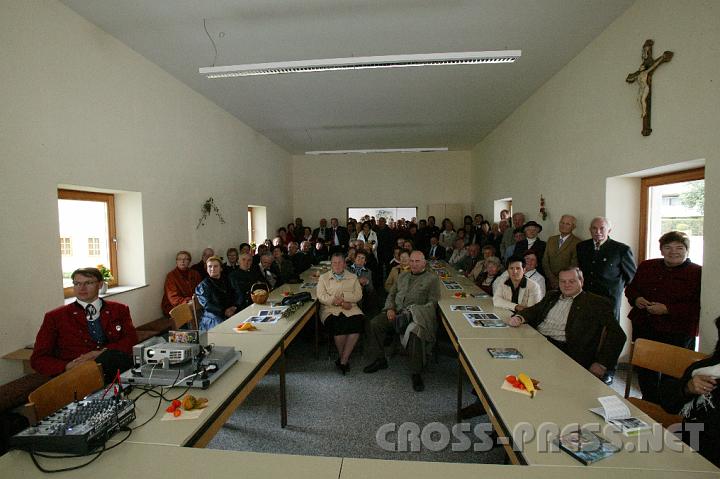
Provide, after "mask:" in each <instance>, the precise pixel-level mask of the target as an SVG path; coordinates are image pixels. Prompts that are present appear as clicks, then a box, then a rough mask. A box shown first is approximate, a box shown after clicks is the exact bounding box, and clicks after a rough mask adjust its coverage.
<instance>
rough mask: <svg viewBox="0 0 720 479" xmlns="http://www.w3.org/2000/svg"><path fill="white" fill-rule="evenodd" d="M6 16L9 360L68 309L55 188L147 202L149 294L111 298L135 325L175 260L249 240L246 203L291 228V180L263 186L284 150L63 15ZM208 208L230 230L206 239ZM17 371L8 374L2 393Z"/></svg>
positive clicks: (23, 4)
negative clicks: (125, 194) (55, 311)
mask: <svg viewBox="0 0 720 479" xmlns="http://www.w3.org/2000/svg"><path fill="white" fill-rule="evenodd" d="M0 12H2V13H1V14H0V45H2V47H1V48H0V78H2V82H1V84H2V88H0V105H2V106H1V107H0V145H2V154H1V155H2V156H1V158H0V170H1V174H0V204H1V205H2V210H0V223H1V224H2V234H1V235H0V255H2V256H1V258H2V260H1V261H2V264H3V274H2V275H0V302H2V304H3V312H2V319H0V321H1V322H2V328H0V354H5V353H7V352H9V351H12V350H14V349H17V348H19V347H21V346H23V345H26V344H29V343H31V342H33V341H34V338H35V333H36V332H37V329H38V327H39V326H40V323H41V321H42V317H43V313H44V312H45V311H47V310H49V309H52V308H54V307H56V306H59V305H61V304H62V301H63V297H62V291H61V284H60V273H61V269H60V255H59V248H58V212H57V193H56V190H57V186H58V185H59V184H73V185H83V186H95V187H98V188H107V189H118V190H125V191H134V192H139V193H140V194H141V196H142V221H143V225H144V232H143V236H144V238H143V241H144V252H145V256H144V263H145V271H146V282H147V284H148V287H146V288H142V289H139V290H135V291H132V292H129V293H124V294H121V295H118V296H115V297H113V298H112V299H115V300H118V301H121V302H124V303H126V304H128V305H129V306H130V309H131V312H132V315H133V319H134V321H135V323H136V324H140V323H143V322H147V321H149V320H152V319H155V318H157V317H159V316H161V311H160V306H159V304H160V298H161V295H162V285H163V280H164V277H165V274H166V273H167V271H169V270H170V269H172V268H173V267H174V253H175V251H177V250H178V249H189V250H190V251H191V252H193V254H194V255H195V256H196V257H197V256H199V252H200V250H201V249H202V248H203V247H205V246H208V245H209V246H214V247H216V248H218V249H220V250H221V251H222V252H223V254H224V250H225V249H226V248H228V247H229V246H237V245H238V244H239V242H240V241H245V240H246V237H247V212H246V211H247V210H246V208H247V205H248V204H256V205H263V206H266V207H267V213H268V222H269V223H270V224H275V223H278V224H279V223H283V222H287V220H289V219H290V216H291V214H290V213H291V207H290V204H291V183H292V175H291V174H283V175H278V176H277V177H276V179H275V181H274V183H273V187H272V189H267V188H263V186H264V184H263V183H262V182H258V181H256V180H255V179H256V178H258V177H261V176H262V175H263V173H264V172H265V171H275V170H279V171H286V172H287V171H290V168H289V167H288V166H289V165H290V155H289V154H287V153H286V152H285V151H284V150H282V149H280V148H279V147H277V146H276V145H274V144H273V143H271V142H270V141H268V140H267V139H266V138H265V137H263V136H261V135H259V134H258V133H257V132H255V131H253V130H251V129H250V128H248V127H247V126H246V125H244V124H242V123H241V122H239V121H238V120H237V119H236V118H234V117H232V116H231V115H229V114H228V113H227V112H225V111H224V110H222V109H220V108H219V107H218V106H217V105H215V104H214V103H212V102H210V101H209V100H207V99H206V98H205V97H203V96H201V95H199V94H197V93H196V92H194V91H192V90H191V89H189V88H188V87H187V86H185V85H184V84H182V83H180V82H179V81H177V80H175V79H174V78H173V77H171V76H170V75H168V74H167V73H166V72H165V71H163V70H161V69H160V68H158V67H157V66H156V65H154V64H152V63H150V62H148V61H147V60H146V59H145V58H143V57H141V56H140V55H138V54H137V53H135V52H134V51H132V50H131V49H129V48H128V47H126V46H124V45H123V44H121V43H120V42H118V41H117V40H115V39H114V38H113V37H111V36H109V35H107V34H106V33H104V32H102V31H101V30H99V29H98V28H97V27H95V26H94V25H92V24H90V23H88V22H87V21H85V20H84V19H82V18H81V17H79V16H78V15H76V14H75V13H73V12H72V11H71V10H69V9H68V8H66V7H65V6H63V5H62V4H60V3H57V2H55V1H50V0H43V1H32V0H23V1H17V0H0ZM209 196H213V197H214V198H215V200H216V202H217V204H218V205H219V206H220V208H221V210H222V213H223V215H224V217H225V219H226V221H227V223H226V224H224V225H221V224H219V223H218V221H217V220H216V219H215V218H211V219H210V220H209V221H208V225H207V226H206V227H204V228H201V229H199V230H196V229H195V225H196V223H197V220H198V217H199V215H200V206H201V204H202V202H203V201H204V200H205V199H207V198H208V197H209ZM121 254H122V252H121ZM121 279H122V278H121ZM20 372H21V370H20V368H19V367H18V365H16V364H13V363H12V362H10V361H7V360H3V361H0V383H2V382H5V381H7V380H9V379H12V378H13V377H15V376H17V375H19V374H20Z"/></svg>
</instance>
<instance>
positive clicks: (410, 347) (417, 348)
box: [367, 311, 425, 374]
mask: <svg viewBox="0 0 720 479" xmlns="http://www.w3.org/2000/svg"><path fill="white" fill-rule="evenodd" d="M368 329H369V331H368V341H367V343H368V349H367V354H368V359H369V360H370V361H374V360H376V359H384V358H385V349H384V347H383V342H384V341H385V336H386V335H387V332H388V331H395V325H394V324H393V323H392V322H391V321H388V319H387V313H385V312H384V311H383V312H381V313H379V314H378V315H376V316H375V317H374V318H372V319H371V320H370V327H369V328H368ZM407 351H408V355H409V359H410V370H411V372H412V373H413V374H420V373H421V372H422V370H423V362H424V361H423V360H424V359H425V358H424V357H423V356H424V351H425V348H424V347H423V342H422V339H420V338H418V337H417V336H416V335H414V334H412V333H410V339H409V340H408V344H407Z"/></svg>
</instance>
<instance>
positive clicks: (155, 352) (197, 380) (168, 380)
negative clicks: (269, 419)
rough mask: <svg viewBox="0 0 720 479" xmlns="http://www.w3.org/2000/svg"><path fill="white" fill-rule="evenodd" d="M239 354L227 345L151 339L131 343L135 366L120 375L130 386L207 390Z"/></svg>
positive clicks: (236, 360)
mask: <svg viewBox="0 0 720 479" xmlns="http://www.w3.org/2000/svg"><path fill="white" fill-rule="evenodd" d="M241 356H242V353H241V352H240V351H236V350H235V348H232V347H229V346H203V345H201V344H197V343H171V342H168V341H166V340H164V339H162V338H150V339H148V340H147V341H144V342H142V343H139V344H136V345H135V346H133V362H134V367H133V368H132V369H129V370H127V371H125V372H124V373H122V374H121V375H120V377H121V378H122V379H123V380H124V381H125V382H126V383H127V384H131V385H135V384H143V385H148V386H181V387H182V386H189V387H194V388H202V389H207V388H208V387H209V386H210V384H212V383H213V382H215V380H216V379H217V378H218V377H220V376H221V375H222V374H223V373H224V372H225V371H227V370H228V369H229V368H230V367H231V366H232V365H233V364H235V363H236V362H238V361H239V360H240V357H241Z"/></svg>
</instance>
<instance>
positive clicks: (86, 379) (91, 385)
mask: <svg viewBox="0 0 720 479" xmlns="http://www.w3.org/2000/svg"><path fill="white" fill-rule="evenodd" d="M101 387H103V371H102V366H100V365H99V364H98V363H96V362H95V361H86V362H84V363H81V364H79V365H77V366H75V367H74V368H72V369H69V370H68V371H65V372H64V373H62V374H60V375H59V376H56V377H54V378H52V379H51V380H50V381H48V382H46V383H45V384H43V385H42V386H40V387H39V388H37V389H36V390H34V391H33V392H31V393H30V395H29V396H28V400H29V401H30V402H29V404H28V406H29V407H30V409H32V410H33V411H34V416H35V419H36V420H41V419H43V418H45V417H47V416H48V415H50V414H52V413H53V412H55V411H57V410H58V409H60V408H61V407H63V406H65V405H67V404H70V403H71V402H73V401H74V400H75V399H82V398H83V397H85V396H87V395H88V394H90V393H92V392H95V391H97V390H98V389H100V388H101Z"/></svg>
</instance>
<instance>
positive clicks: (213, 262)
mask: <svg viewBox="0 0 720 479" xmlns="http://www.w3.org/2000/svg"><path fill="white" fill-rule="evenodd" d="M206 264H207V272H208V277H207V278H205V279H204V280H202V282H201V283H200V284H199V285H198V286H197V288H195V295H196V296H197V299H198V302H199V303H200V306H202V307H203V313H202V316H201V318H200V329H201V330H203V331H207V330H208V329H211V328H214V327H215V326H217V325H218V324H220V323H222V322H223V321H225V320H226V319H227V318H229V317H230V316H232V315H233V314H235V312H236V311H237V309H238V307H237V295H236V294H235V291H233V289H232V286H230V282H229V281H228V280H227V279H226V278H224V277H223V276H222V261H221V260H220V257H219V256H211V257H209V258H208V259H207V261H206Z"/></svg>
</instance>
